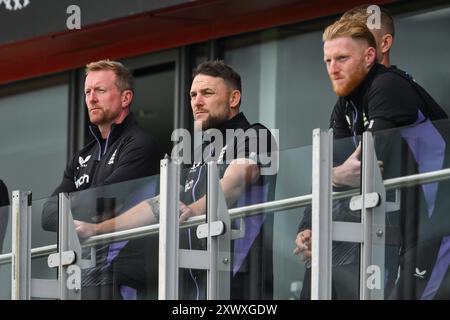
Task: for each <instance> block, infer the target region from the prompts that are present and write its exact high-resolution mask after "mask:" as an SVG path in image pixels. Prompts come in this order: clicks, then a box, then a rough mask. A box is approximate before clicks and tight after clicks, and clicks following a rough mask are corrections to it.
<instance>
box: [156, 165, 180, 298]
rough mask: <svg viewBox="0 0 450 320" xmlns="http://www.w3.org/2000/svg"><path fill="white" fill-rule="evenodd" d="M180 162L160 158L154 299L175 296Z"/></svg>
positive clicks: (176, 293)
mask: <svg viewBox="0 0 450 320" xmlns="http://www.w3.org/2000/svg"><path fill="white" fill-rule="evenodd" d="M179 188H180V165H179V164H177V163H175V162H174V161H171V160H170V159H167V158H166V159H163V160H161V180H160V197H161V198H160V206H161V207H160V217H159V271H158V272H159V274H158V299H160V300H177V299H178V267H179V260H178V256H179V236H178V235H179V226H178V216H179V215H178V212H179V194H180V192H179Z"/></svg>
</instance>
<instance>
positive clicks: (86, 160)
mask: <svg viewBox="0 0 450 320" xmlns="http://www.w3.org/2000/svg"><path fill="white" fill-rule="evenodd" d="M89 159H91V155H88V156H87V157H86V158H84V159H83V157H82V156H79V157H78V162H79V163H80V167H82V168H86V167H87V164H86V162H88V161H89Z"/></svg>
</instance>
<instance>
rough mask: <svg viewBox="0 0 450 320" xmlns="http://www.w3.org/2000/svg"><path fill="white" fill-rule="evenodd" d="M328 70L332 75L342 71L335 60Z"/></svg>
mask: <svg viewBox="0 0 450 320" xmlns="http://www.w3.org/2000/svg"><path fill="white" fill-rule="evenodd" d="M328 70H329V73H330V74H335V73H338V72H339V70H340V69H339V66H338V65H337V63H336V61H335V60H331V62H330V65H329V67H328Z"/></svg>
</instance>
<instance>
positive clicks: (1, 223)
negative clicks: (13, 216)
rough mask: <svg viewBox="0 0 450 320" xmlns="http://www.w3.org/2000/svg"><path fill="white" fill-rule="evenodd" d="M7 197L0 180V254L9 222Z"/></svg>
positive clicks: (5, 189)
mask: <svg viewBox="0 0 450 320" xmlns="http://www.w3.org/2000/svg"><path fill="white" fill-rule="evenodd" d="M7 206H9V195H8V189H7V188H6V185H5V184H4V183H3V181H2V180H0V253H1V252H3V250H2V248H3V240H5V234H6V227H7V226H8V220H9V210H8V207H7Z"/></svg>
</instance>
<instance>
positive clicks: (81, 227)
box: [73, 220, 97, 239]
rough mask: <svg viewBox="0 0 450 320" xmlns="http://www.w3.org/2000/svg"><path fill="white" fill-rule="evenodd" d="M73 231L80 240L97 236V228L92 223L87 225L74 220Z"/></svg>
mask: <svg viewBox="0 0 450 320" xmlns="http://www.w3.org/2000/svg"><path fill="white" fill-rule="evenodd" d="M73 222H74V223H75V231H76V232H77V234H78V236H79V237H80V238H82V239H84V238H89V237H91V236H94V235H96V234H97V228H96V225H95V224H94V223H87V222H83V221H79V220H74V221H73Z"/></svg>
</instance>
